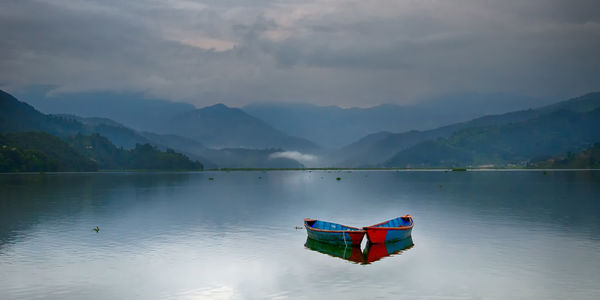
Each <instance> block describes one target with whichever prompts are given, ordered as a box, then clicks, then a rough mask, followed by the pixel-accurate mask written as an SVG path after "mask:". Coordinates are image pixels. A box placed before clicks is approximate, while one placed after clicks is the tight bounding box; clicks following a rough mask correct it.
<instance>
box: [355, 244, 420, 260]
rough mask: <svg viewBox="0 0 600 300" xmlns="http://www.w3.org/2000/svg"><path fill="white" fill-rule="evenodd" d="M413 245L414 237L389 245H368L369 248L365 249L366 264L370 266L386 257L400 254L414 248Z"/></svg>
mask: <svg viewBox="0 0 600 300" xmlns="http://www.w3.org/2000/svg"><path fill="white" fill-rule="evenodd" d="M413 245H414V244H413V240H412V237H408V238H405V239H403V240H399V241H395V242H389V243H379V244H371V243H367V247H366V248H365V252H364V260H365V261H364V263H365V264H370V263H373V262H375V261H378V260H380V259H382V258H384V257H387V256H390V255H394V254H398V253H400V252H403V251H404V250H407V249H410V248H412V246H413Z"/></svg>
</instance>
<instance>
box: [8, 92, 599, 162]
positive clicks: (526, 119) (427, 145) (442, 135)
mask: <svg viewBox="0 0 600 300" xmlns="http://www.w3.org/2000/svg"><path fill="white" fill-rule="evenodd" d="M509 96H510V95H506V94H498V95H496V97H509ZM71 97H74V96H69V97H67V98H58V100H56V99H54V100H52V99H44V100H41V101H58V102H45V103H46V104H45V105H46V110H55V111H56V110H62V111H56V112H57V114H43V113H40V112H39V111H37V110H36V109H35V108H33V107H32V106H30V105H28V104H26V103H23V102H20V101H17V100H16V99H15V98H14V97H12V96H11V95H9V94H7V93H4V92H2V93H0V100H2V101H0V109H2V111H0V133H3V132H4V133H6V132H22V131H43V132H47V133H50V134H52V135H55V136H57V137H60V138H62V139H63V140H69V138H70V137H73V136H76V135H85V136H92V135H93V134H97V135H99V136H101V137H105V138H106V139H107V141H109V142H110V143H114V144H115V145H116V146H118V147H122V148H123V149H125V150H134V149H135V148H137V147H138V146H137V145H141V144H148V145H152V146H153V147H156V149H160V150H163V151H164V150H166V149H173V150H174V151H177V152H179V153H182V154H184V155H186V156H188V157H190V158H192V159H195V160H199V161H201V162H202V163H203V164H204V165H205V166H206V167H208V168H235V167H239V168H257V167H259V168H298V167H304V166H306V165H305V164H304V162H300V161H299V160H298V158H302V157H309V158H311V161H312V162H311V163H310V164H309V166H311V167H402V168H404V167H412V168H414V167H455V166H461V167H462V166H497V167H505V166H512V165H515V166H526V165H528V164H531V162H532V161H534V160H539V159H541V158H544V157H551V156H560V155H564V154H565V153H567V152H574V151H581V150H583V149H585V148H587V147H590V146H591V145H593V144H594V143H597V142H599V141H600V136H599V132H600V130H598V128H600V124H599V123H598V120H599V119H600V115H599V114H600V113H599V107H600V93H590V94H587V95H584V96H581V97H577V98H573V99H570V100H567V101H561V102H558V103H554V104H551V105H545V106H541V107H538V108H535V109H532V108H529V109H524V110H516V111H512V112H508V113H501V114H489V115H485V116H479V117H476V118H472V119H470V120H465V121H461V122H454V123H452V124H447V125H444V126H438V127H435V128H433V129H427V130H422V129H421V130H416V129H415V128H423V127H431V126H435V125H432V124H436V122H437V123H439V124H444V123H447V122H451V120H454V119H456V120H460V119H463V118H466V117H467V116H468V115H482V114H483V113H482V112H485V111H498V110H502V109H501V107H500V106H499V105H496V104H494V105H495V106H496V107H494V105H490V108H488V109H487V110H486V109H481V107H480V104H477V105H475V104H473V105H472V107H470V108H469V109H467V110H465V112H464V113H462V114H461V113H456V114H452V112H455V111H456V109H458V108H450V107H452V106H453V105H452V103H450V104H448V103H447V104H446V106H448V108H447V109H446V110H445V111H440V109H439V105H440V104H439V103H437V104H435V103H434V102H427V103H423V104H419V105H413V106H410V107H401V106H395V105H382V106H376V107H372V108H352V109H343V108H339V107H322V106H314V105H308V104H273V103H267V104H265V103H263V104H253V105H248V106H246V107H244V108H241V109H240V108H232V107H228V106H226V105H223V104H216V105H212V106H208V107H204V108H200V109H198V108H195V107H193V106H191V105H188V104H181V103H174V102H169V101H165V100H158V99H150V100H143V99H140V98H135V97H133V99H129V98H127V97H125V96H119V97H124V98H118V97H117V98H114V95H112V96H111V94H108V96H107V97H108V98H109V99H113V100H108V102H107V103H109V105H107V106H106V107H104V108H102V109H99V110H98V111H97V114H96V115H95V114H94V112H93V111H90V110H87V111H84V110H85V109H89V107H100V105H99V104H98V103H101V102H102V98H101V97H91V96H89V97H88V98H85V97H84V98H83V99H82V100H81V101H83V102H77V101H78V100H76V99H75V98H71ZM111 97H112V98H111ZM472 97H475V96H472ZM114 99H120V100H119V101H120V102H121V103H122V105H123V107H125V108H124V109H123V110H119V109H118V105H117V102H119V101H117V102H115V101H116V100H114ZM490 99H492V100H493V99H494V98H493V97H491V98H490ZM490 99H488V100H489V101H491V100H490ZM511 99H513V98H511ZM514 99H520V100H514V101H508V103H512V104H511V105H513V106H515V107H519V106H522V107H529V106H530V104H532V103H533V102H532V101H533V100H532V99H529V98H526V97H525V98H523V97H522V98H519V97H514ZM86 101H87V102H86ZM144 101H149V103H150V104H149V105H148V107H146V106H145V105H144V103H145V102H144ZM453 101H455V102H454V103H458V102H456V101H458V100H453ZM473 101H474V100H472V98H469V97H466V100H463V102H464V103H471V102H473ZM519 101H520V103H516V102H519ZM459 102H460V101H459ZM513 102H514V103H513ZM48 103H59V104H60V105H56V106H52V105H48ZM81 103H96V104H93V105H91V104H90V106H89V107H88V106H86V105H84V104H81ZM477 103H479V102H477ZM490 103H496V102H493V101H492V102H490ZM511 105H508V106H507V107H510V106H511ZM42 106H44V105H42ZM457 107H461V106H460V105H457ZM478 107H479V108H478ZM67 108H68V109H67ZM505 109H506V107H505ZM436 110H437V111H436ZM160 111H163V112H164V113H163V114H160ZM477 111H479V113H477ZM58 113H60V114H58ZM81 113H83V114H81ZM88 113H89V115H85V114H88ZM436 114H437V115H438V116H439V118H434V117H432V116H435V115H436ZM132 115H135V117H132ZM140 116H150V117H151V118H150V117H148V118H146V119H144V118H142V117H140ZM259 116H261V117H259ZM112 117H115V118H121V119H118V120H116V119H113V118H112ZM262 118H264V119H265V120H263V119H262ZM419 118H420V119H422V122H421V123H419V122H418V120H419ZM431 120H434V121H431ZM126 122H128V123H127V124H126ZM298 123H299V124H298ZM128 124H129V125H128ZM275 124H277V126H276V125H275ZM411 124H412V125H411ZM132 126H135V127H132ZM279 126H281V127H279ZM377 128H385V129H386V130H382V131H376V129H377ZM388 128H409V129H410V130H404V131H402V130H398V131H394V130H387V129H388ZM371 131H374V132H372V133H370V134H365V135H362V136H359V138H357V139H356V140H353V142H351V143H349V144H347V145H345V146H343V147H339V148H335V147H334V148H322V147H320V146H319V145H318V144H317V143H315V142H312V141H310V140H309V139H307V138H306V136H312V137H316V140H319V141H321V144H326V145H328V146H332V145H339V144H340V143H341V142H342V141H344V140H349V139H351V138H352V137H353V136H357V135H358V134H359V133H361V134H362V133H364V132H371ZM298 136H300V137H298ZM336 139H337V140H336ZM322 141H329V142H328V143H323V142H322ZM312 158H317V159H315V160H312Z"/></svg>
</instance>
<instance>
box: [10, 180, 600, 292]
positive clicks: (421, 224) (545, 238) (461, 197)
mask: <svg viewBox="0 0 600 300" xmlns="http://www.w3.org/2000/svg"><path fill="white" fill-rule="evenodd" d="M211 177H212V178H214V180H209V178H211ZM336 177H341V180H340V181H337V180H336ZM407 213H410V214H411V215H413V217H414V220H415V227H414V229H413V232H412V243H409V244H407V245H397V246H396V247H397V248H398V249H395V250H394V251H390V252H395V251H399V252H397V253H396V254H394V255H391V256H387V257H378V258H379V259H378V260H375V261H372V262H371V263H368V262H369V260H368V259H366V258H367V256H368V255H369V254H373V253H375V251H372V249H371V250H369V251H370V253H369V251H365V250H366V249H364V248H365V245H364V243H363V245H362V248H363V249H359V250H358V251H355V249H348V251H349V252H344V251H345V250H344V249H341V250H340V249H337V248H327V247H322V245H318V244H317V245H316V246H315V245H314V244H311V243H310V241H308V243H307V239H306V231H305V230H304V229H301V230H298V229H296V228H295V227H296V226H302V225H303V224H302V220H303V218H305V217H311V218H317V219H322V220H327V221H333V222H337V223H342V224H345V225H350V226H367V225H372V224H375V223H379V222H381V221H384V220H386V219H390V218H394V217H397V216H400V215H404V214H407ZM95 226H99V228H100V231H99V232H98V233H96V232H95V231H93V230H92V228H94V227H95ZM410 244H414V245H413V246H410ZM405 248H406V249H405ZM402 249H404V250H402ZM380 250H381V249H380ZM336 251H337V252H336ZM340 251H341V252H340ZM353 251H354V252H353ZM363 251H364V253H363ZM340 253H341V254H340ZM348 253H352V254H348ZM336 255H338V256H343V257H345V258H346V259H343V258H340V257H336ZM315 297H316V298H318V299H322V298H331V299H333V298H341V297H345V298H365V299H371V298H391V297H395V298H398V297H406V298H408V297H414V298H418V299H422V298H425V299H429V298H444V299H446V298H449V299H472V298H475V299H480V298H486V299H500V298H507V297H508V298H510V299H512V298H520V299H532V298H537V299H540V298H552V299H600V172H597V171H548V172H546V173H544V172H541V171H478V172H440V171H410V172H409V171H400V172H397V171H352V172H348V171H342V172H337V171H331V172H327V171H312V172H309V171H289V172H288V171H270V172H262V171H257V172H201V173H97V174H45V175H36V174H32V175H14V174H13V175H9V174H4V175H0V298H2V299H33V298H44V299H86V298H96V299H132V298H141V299H197V298H223V299H229V298H234V299H247V298H315Z"/></svg>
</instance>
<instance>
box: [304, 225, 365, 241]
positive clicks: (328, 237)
mask: <svg viewBox="0 0 600 300" xmlns="http://www.w3.org/2000/svg"><path fill="white" fill-rule="evenodd" d="M304 227H305V228H306V233H307V234H308V237H309V238H311V239H314V240H318V241H321V242H326V243H331V244H342V245H344V244H346V245H360V243H361V242H362V239H363V237H364V236H365V231H364V230H362V229H360V228H356V227H350V226H346V225H341V224H336V223H331V222H325V221H320V220H314V219H304Z"/></svg>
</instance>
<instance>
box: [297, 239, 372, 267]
mask: <svg viewBox="0 0 600 300" xmlns="http://www.w3.org/2000/svg"><path fill="white" fill-rule="evenodd" d="M304 246H305V247H306V248H308V249H310V250H313V251H317V252H320V253H323V254H327V255H329V256H333V257H339V258H341V259H345V260H348V261H351V262H353V263H359V264H360V263H363V261H364V258H363V253H362V251H361V250H360V247H359V246H351V245H344V244H329V243H325V242H320V241H317V240H313V239H311V238H309V237H307V238H306V243H305V244H304Z"/></svg>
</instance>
